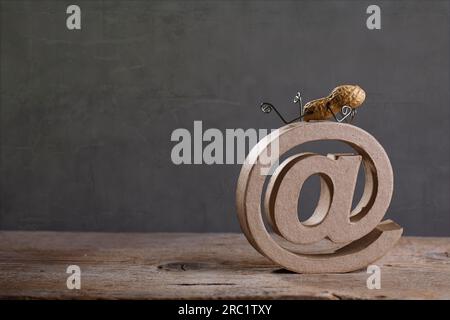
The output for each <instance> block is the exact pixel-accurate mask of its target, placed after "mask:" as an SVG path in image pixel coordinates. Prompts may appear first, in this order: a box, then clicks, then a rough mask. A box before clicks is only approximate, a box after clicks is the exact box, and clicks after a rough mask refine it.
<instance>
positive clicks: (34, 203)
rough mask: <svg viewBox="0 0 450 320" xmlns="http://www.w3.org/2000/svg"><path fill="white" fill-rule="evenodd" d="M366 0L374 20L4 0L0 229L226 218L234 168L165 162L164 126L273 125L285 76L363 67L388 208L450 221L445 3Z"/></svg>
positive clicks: (150, 225)
mask: <svg viewBox="0 0 450 320" xmlns="http://www.w3.org/2000/svg"><path fill="white" fill-rule="evenodd" d="M72 3H76V4H79V5H80V6H81V9H82V30H81V31H69V30H67V29H66V26H65V20H66V17H67V15H66V13H65V10H66V7H67V6H68V5H69V4H72ZM375 3H376V4H379V5H380V6H381V9H382V29H381V30H379V31H370V30H368V29H367V28H366V25H365V23H366V18H367V16H368V15H367V14H366V8H367V6H368V5H369V4H372V1H371V2H366V1H292V2H291V1H281V2H280V1H279V2H265V1H264V2H263V1H214V2H209V1H198V2H193V1H183V2H181V1H180V2H176V1H160V2H152V1H128V0H127V1H70V2H69V1H29V2H22V1H1V215H0V229H27V230H35V229H51V230H101V231H238V230H239V225H238V222H237V218H236V212H235V207H234V203H235V199H234V196H235V194H234V193H235V186H236V180H237V177H238V174H239V170H240V166H239V165H212V166H207V165H190V166H189V165H185V166H176V165H174V164H172V163H171V160H170V152H171V149H172V147H173V146H174V145H175V143H173V142H171V141H170V135H171V132H172V131H173V130H174V129H176V128H187V129H189V130H190V131H192V127H193V121H194V120H202V121H203V126H204V128H205V129H206V128H210V127H215V128H219V129H221V130H225V128H251V127H253V128H276V127H278V126H280V125H281V123H280V121H279V120H278V119H277V118H275V115H273V114H270V115H264V114H262V113H261V112H260V111H259V109H258V104H259V102H261V101H262V100H267V101H271V102H273V103H274V104H275V105H277V106H279V108H280V109H281V110H282V112H283V113H284V114H286V116H287V117H290V116H292V117H293V116H294V115H295V114H296V111H297V109H296V108H295V106H294V105H293V104H292V103H291V99H292V97H293V95H294V94H295V93H296V92H297V90H299V89H300V90H301V91H302V92H303V95H304V98H305V100H310V99H315V98H318V97H322V96H325V95H327V94H328V93H329V91H330V90H331V89H332V88H333V87H335V86H336V85H338V84H343V83H357V84H359V85H361V86H362V87H363V88H364V89H365V90H366V92H367V99H366V102H365V104H364V106H363V107H362V109H361V111H360V113H359V114H358V116H357V119H356V124H357V125H358V126H360V127H362V128H364V129H365V130H367V131H369V132H370V133H372V134H373V135H374V136H375V137H376V138H377V139H378V140H379V141H380V142H381V144H382V145H383V146H384V147H385V149H386V151H387V152H388V154H389V155H390V159H391V161H392V165H393V167H394V171H395V193H394V198H393V201H392V203H391V207H390V210H389V212H388V214H387V216H388V217H390V218H393V219H395V220H396V221H397V222H398V223H400V224H401V225H402V226H404V228H405V232H406V234H408V235H434V236H450V211H449V209H450V201H449V194H450V161H449V160H450V143H449V138H450V132H449V131H450V123H449V121H450V105H449V102H450V101H449V88H450V80H449V70H450V67H449V60H450V59H449V35H450V29H449V21H450V19H449V12H450V9H449V3H448V2H447V1H427V2H425V1H396V2H393V1H388V2H385V1H376V2H375ZM308 183H309V184H310V185H311V186H313V187H314V184H315V182H314V180H313V181H312V182H308ZM317 193H318V191H317V190H306V191H305V193H304V194H302V196H301V202H302V201H304V203H305V207H306V208H310V207H311V206H312V204H314V201H313V200H314V199H315V198H317ZM305 199H306V200H305ZM308 199H309V200H310V201H308Z"/></svg>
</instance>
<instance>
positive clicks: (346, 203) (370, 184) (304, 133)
mask: <svg viewBox="0 0 450 320" xmlns="http://www.w3.org/2000/svg"><path fill="white" fill-rule="evenodd" d="M321 140H338V141H342V142H344V143H346V144H348V145H349V146H351V147H352V148H353V149H354V150H355V151H356V153H355V154H330V155H327V156H324V155H319V154H314V153H300V154H296V155H293V156H290V157H288V158H287V159H286V160H284V161H283V162H282V163H281V164H280V165H279V166H278V167H277V168H276V170H275V171H274V174H273V175H272V177H271V178H270V180H269V182H268V184H267V188H266V189H265V190H264V184H265V180H266V179H265V178H266V177H265V176H264V175H262V174H261V171H262V170H261V168H262V161H259V160H261V158H262V157H263V155H264V156H265V155H267V154H274V152H270V151H273V150H270V149H271V148H273V146H274V145H276V146H278V148H279V152H278V155H280V156H281V155H283V154H284V153H286V152H288V151H289V150H290V149H292V148H294V147H297V146H299V145H301V144H303V143H306V142H311V141H321ZM275 142H276V143H275ZM249 159H252V161H250V160H249ZM273 160H274V159H273ZM360 166H363V168H364V173H365V184H364V192H363V195H362V197H361V200H360V201H359V203H358V204H357V205H356V207H355V208H354V209H353V210H352V199H353V194H354V191H355V186H356V181H357V175H358V171H359V168H360ZM314 174H317V175H319V177H320V184H321V191H320V199H319V202H318V205H317V207H316V209H315V211H314V213H313V214H312V216H311V217H310V218H309V219H308V220H306V221H304V222H300V220H299V218H298V214H297V205H298V203H297V202H298V199H299V195H300V192H301V189H302V185H303V183H304V182H305V181H306V179H307V178H308V177H310V176H311V175H314ZM392 192H393V172H392V167H391V163H390V161H389V158H388V156H387V154H386V152H385V151H384V149H383V147H382V146H381V145H380V144H379V143H378V141H377V140H376V139H375V138H374V137H373V136H371V135H370V134H369V133H367V132H366V131H364V130H362V129H360V128H357V127H355V126H352V125H349V124H343V123H335V122H325V121H324V122H313V123H307V122H299V123H294V124H290V125H287V126H284V127H282V128H280V129H279V130H277V131H275V132H273V133H271V134H270V135H268V136H266V137H265V138H264V139H262V140H261V141H260V142H259V143H258V144H257V145H256V146H255V147H254V148H253V149H252V151H251V152H250V154H249V156H248V158H247V161H246V162H245V163H244V165H243V167H242V170H241V174H240V176H239V181H238V187H237V193H236V197H237V209H238V217H239V222H240V224H241V228H242V230H243V232H244V234H245V236H246V237H247V239H248V240H249V242H250V243H251V244H252V245H253V247H255V249H257V250H258V251H259V252H260V253H261V254H263V255H265V256H266V257H267V258H269V259H271V260H272V261H274V262H275V263H277V264H279V265H281V266H283V267H285V268H287V269H289V270H291V271H294V272H299V273H326V272H348V271H353V270H357V269H360V268H364V267H367V266H368V265H369V264H370V263H372V262H374V261H375V260H377V259H379V258H381V257H382V256H383V255H384V254H386V253H387V251H388V250H389V249H391V248H392V247H393V246H394V245H395V243H396V242H397V241H398V240H399V239H400V237H401V234H402V231H403V229H402V228H401V227H400V226H399V225H397V224H396V223H394V222H393V221H390V220H386V221H383V222H382V219H383V217H384V215H385V213H386V211H387V209H388V207H389V203H390V201H391V197H392ZM318 248H319V249H318Z"/></svg>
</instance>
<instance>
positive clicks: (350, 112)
mask: <svg viewBox="0 0 450 320" xmlns="http://www.w3.org/2000/svg"><path fill="white" fill-rule="evenodd" d="M365 98H366V93H365V92H364V90H363V89H362V88H361V87H360V86H358V85H342V86H338V87H336V88H334V89H333V91H331V93H330V94H329V95H328V96H327V97H325V98H320V99H316V100H312V101H310V102H308V103H307V104H305V106H304V107H303V106H302V105H301V103H302V100H301V96H300V93H298V94H297V96H296V97H295V99H294V102H295V103H298V104H299V106H300V116H299V117H297V118H295V119H293V120H291V121H286V120H285V119H284V118H283V117H282V116H281V114H280V113H279V112H278V111H277V110H276V108H275V107H274V106H273V105H272V104H270V103H267V102H264V103H263V104H262V105H261V109H262V111H263V112H265V113H269V112H270V111H272V109H273V110H275V112H276V113H277V114H278V116H279V117H280V118H281V120H282V121H283V122H284V123H286V124H287V123H291V122H294V121H296V120H304V121H311V120H327V119H330V118H332V117H333V118H334V119H335V120H336V121H337V122H342V121H344V120H345V119H347V118H349V120H350V121H351V120H352V119H353V118H354V116H355V114H356V109H357V108H358V107H360V106H361V105H362V103H363V102H364V100H365ZM339 113H341V114H342V117H341V118H340V119H338V117H337V116H336V115H337V114H339Z"/></svg>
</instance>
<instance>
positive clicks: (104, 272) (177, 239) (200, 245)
mask: <svg viewBox="0 0 450 320" xmlns="http://www.w3.org/2000/svg"><path fill="white" fill-rule="evenodd" d="M73 264H75V265H78V266H80V268H81V290H68V289H67V287H66V279H67V277H68V276H69V275H68V274H66V268H67V267H68V266H69V265H73ZM376 264H377V265H379V266H380V267H381V272H382V274H381V289H380V290H369V289H367V287H366V279H367V277H368V274H367V273H366V270H360V271H356V272H352V273H347V274H321V275H315V274H309V275H301V274H294V273H291V272H287V271H284V270H282V269H280V268H279V267H277V266H275V265H273V264H271V263H270V262H269V261H268V260H267V259H265V258H264V257H262V256H261V255H259V254H258V253H257V252H256V251H255V250H254V249H253V248H252V247H251V246H250V244H248V242H247V241H246V239H245V238H244V237H243V236H242V235H240V234H170V233H166V234H164V233H153V234H151V233H149V234H142V233H136V234H131V233H128V234H123V233H122V234H121V233H62V232H0V298H3V299H4V298H21V299H29V298H33V299H67V298H77V299H173V298H175V299H178V298H181V299H186V298H195V299H198V298H199V299H209V298H220V299H228V298H231V299H235V298H237V299H240V298H256V299H277V298H287V299H304V298H306V299H311V298H318V299H373V298H381V299H386V298H387V299H403V298H419V299H450V238H411V237H410V238H408V237H406V238H402V239H401V240H400V242H399V244H398V245H397V246H396V247H395V248H394V249H393V250H392V251H391V252H390V253H389V254H388V255H387V256H385V257H384V258H383V259H381V260H379V261H377V262H376Z"/></svg>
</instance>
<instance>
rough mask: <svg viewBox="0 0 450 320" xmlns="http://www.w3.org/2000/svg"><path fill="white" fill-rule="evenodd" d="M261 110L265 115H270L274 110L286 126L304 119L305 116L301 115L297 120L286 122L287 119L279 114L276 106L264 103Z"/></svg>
mask: <svg viewBox="0 0 450 320" xmlns="http://www.w3.org/2000/svg"><path fill="white" fill-rule="evenodd" d="M261 110H262V112H264V113H270V112H272V110H274V111H275V113H276V114H277V115H278V117H279V118H280V119H281V121H283V122H284V124H289V123H292V122H294V121H297V120H300V119H301V118H303V115H301V116H300V117H297V118H295V119H292V120H290V121H286V119H284V118H283V116H282V115H281V113H280V112H278V110H277V108H275V106H274V105H273V104H271V103H269V102H263V103H261Z"/></svg>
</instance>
